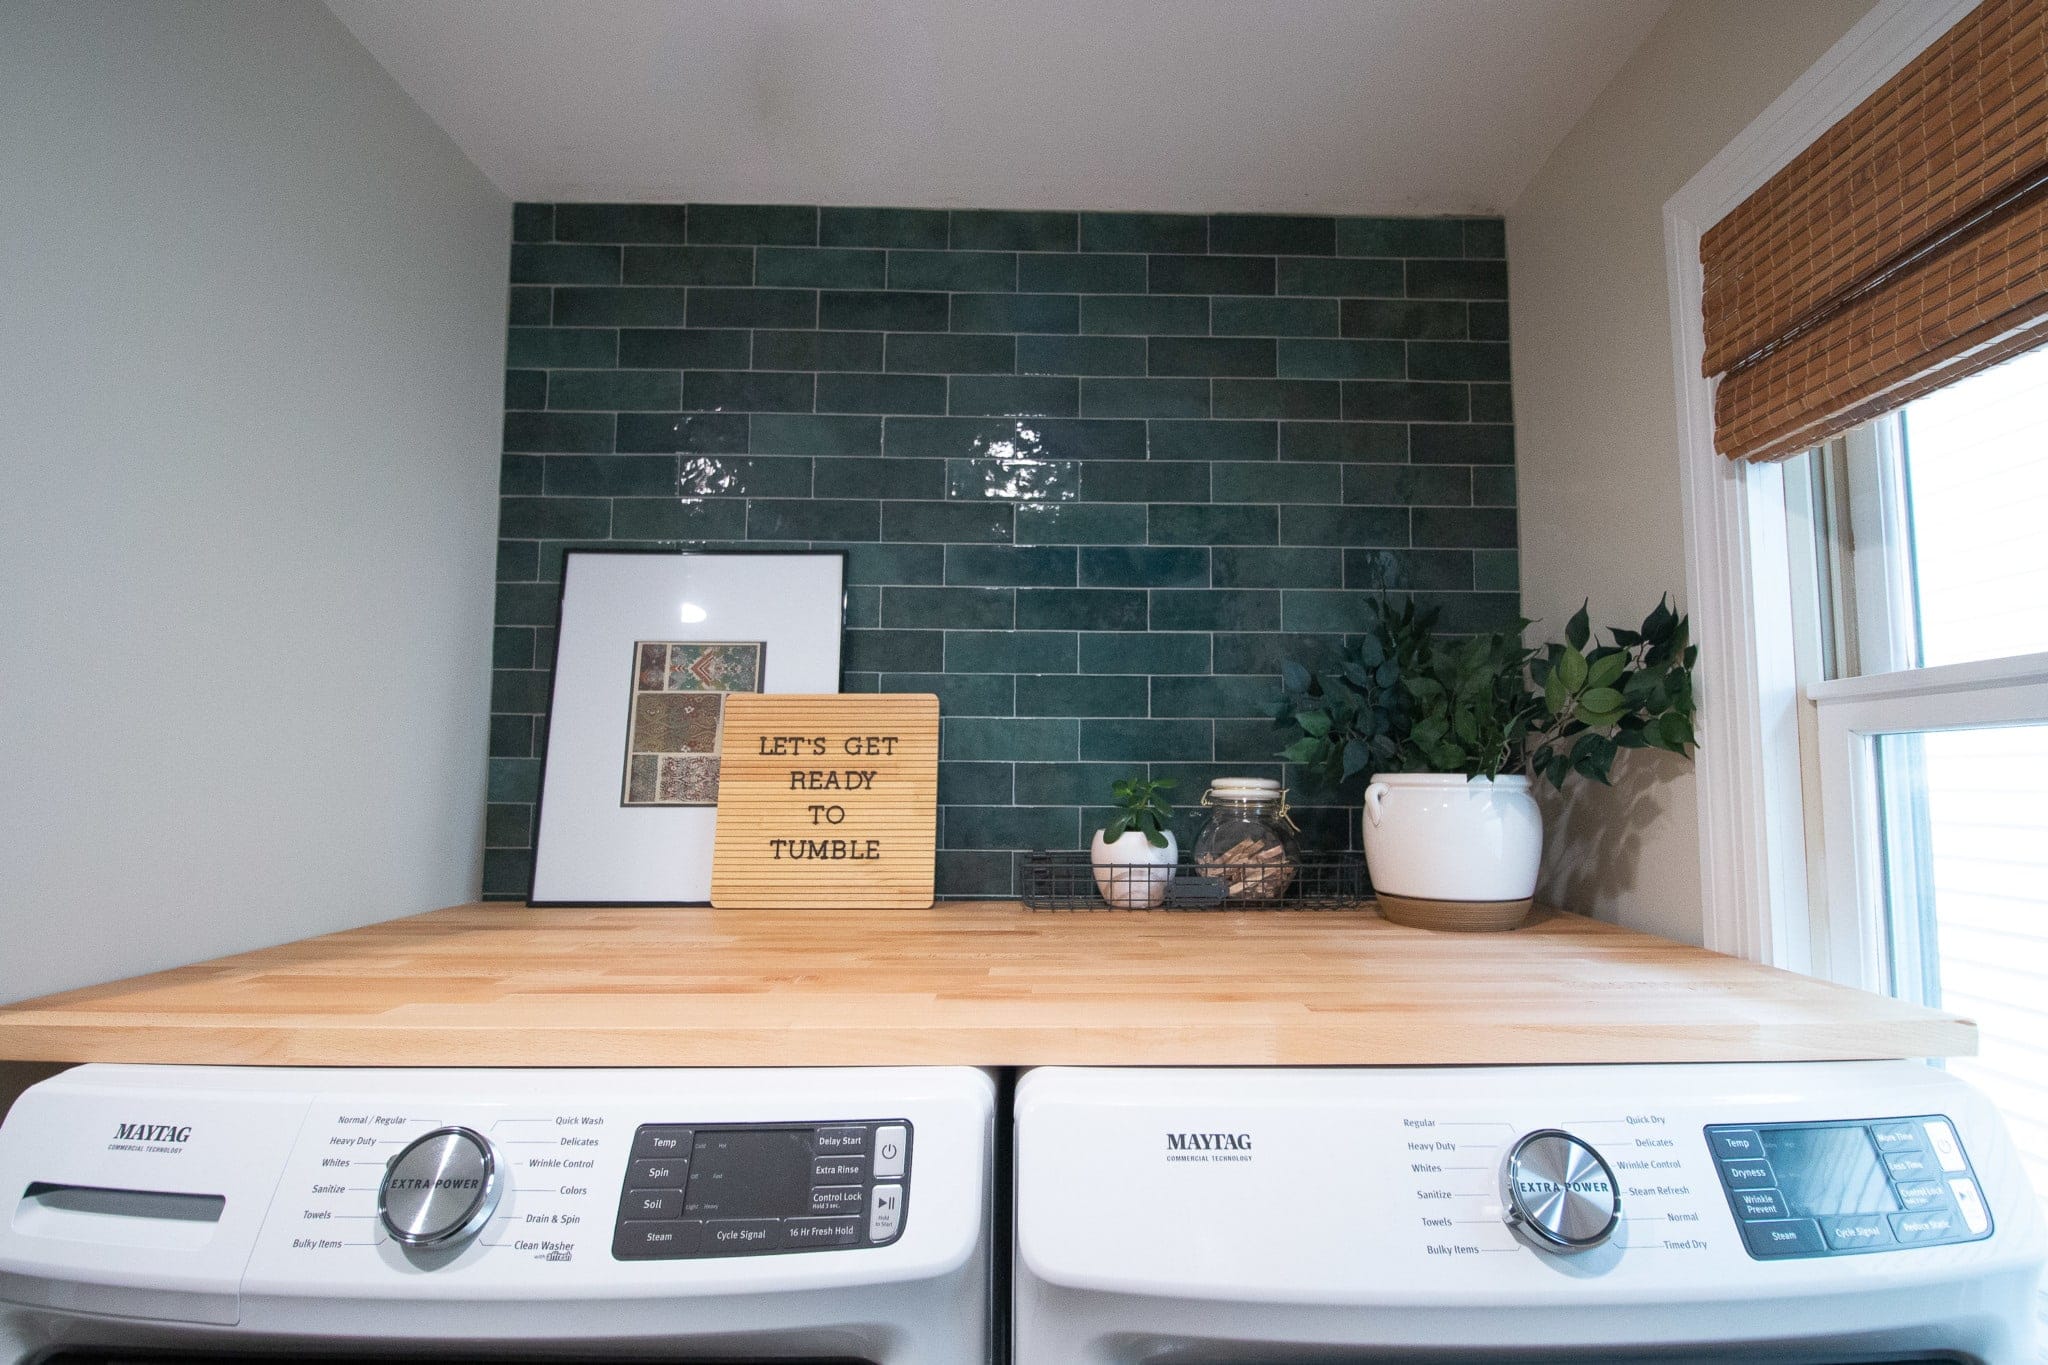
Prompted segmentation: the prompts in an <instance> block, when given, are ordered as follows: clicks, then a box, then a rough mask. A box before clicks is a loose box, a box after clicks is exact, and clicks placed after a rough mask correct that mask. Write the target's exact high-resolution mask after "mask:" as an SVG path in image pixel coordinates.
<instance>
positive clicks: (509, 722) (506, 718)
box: [488, 712, 534, 758]
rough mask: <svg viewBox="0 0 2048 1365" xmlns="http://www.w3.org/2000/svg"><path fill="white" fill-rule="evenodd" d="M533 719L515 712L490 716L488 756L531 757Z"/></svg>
mask: <svg viewBox="0 0 2048 1365" xmlns="http://www.w3.org/2000/svg"><path fill="white" fill-rule="evenodd" d="M533 721H534V718H533V717H532V716H530V715H523V714H519V713H516V712H508V713H506V714H504V715H497V716H492V717H491V738H490V748H489V750H488V753H489V756H490V757H492V758H532V757H533Z"/></svg>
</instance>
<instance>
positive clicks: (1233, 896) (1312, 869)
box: [1024, 849, 1372, 910]
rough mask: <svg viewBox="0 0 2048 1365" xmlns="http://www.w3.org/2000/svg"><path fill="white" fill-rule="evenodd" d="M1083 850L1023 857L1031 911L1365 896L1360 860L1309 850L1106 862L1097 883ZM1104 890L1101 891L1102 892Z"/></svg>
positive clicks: (1368, 893)
mask: <svg viewBox="0 0 2048 1365" xmlns="http://www.w3.org/2000/svg"><path fill="white" fill-rule="evenodd" d="M1097 871H1098V869H1097V868H1096V867H1095V865H1094V862H1093V860H1092V858H1091V857H1090V855H1089V853H1088V851H1087V850H1086V849H1055V850H1052V851H1050V852H1046V851H1043V850H1041V851H1038V852H1034V853H1031V854H1029V855H1027V856H1026V858H1025V861H1024V905H1025V907H1026V908H1027V909H1031V910H1352V909H1356V908H1358V907H1360V906H1362V905H1364V904H1365V903H1366V901H1368V900H1369V899H1371V897H1372V890H1371V888H1370V886H1369V884H1368V883H1367V882H1366V879H1365V859H1364V857H1363V856H1361V855H1360V854H1357V853H1316V854H1307V855H1304V856H1301V857H1297V858H1293V859H1289V860H1286V861H1282V862H1277V863H1260V864H1249V865H1247V864H1245V863H1196V862H1191V861H1183V862H1181V863H1180V865H1179V866H1177V867H1156V866H1151V865H1147V864H1142V863H1107V864H1104V865H1103V867H1102V868H1100V869H1099V871H1100V872H1101V873H1102V875H1103V878H1104V879H1105V881H1106V888H1105V887H1104V886H1103V885H1100V884H1098V882H1097V879H1096V873H1097ZM1105 889H1106V890H1107V891H1108V893H1109V894H1108V895H1107V896H1105V895H1104V890H1105Z"/></svg>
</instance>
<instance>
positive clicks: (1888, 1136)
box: [1870, 1123, 1920, 1152]
mask: <svg viewBox="0 0 2048 1365" xmlns="http://www.w3.org/2000/svg"><path fill="white" fill-rule="evenodd" d="M1870 1136H1871V1138H1872V1139H1873V1140H1875V1141H1876V1143H1877V1150H1878V1151H1880V1152H1917V1151H1919V1150H1920V1125H1919V1124H1917V1123H1873V1124H1871V1125H1870Z"/></svg>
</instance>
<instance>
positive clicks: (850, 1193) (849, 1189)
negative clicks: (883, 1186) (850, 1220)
mask: <svg viewBox="0 0 2048 1365" xmlns="http://www.w3.org/2000/svg"><path fill="white" fill-rule="evenodd" d="M867 1196H868V1192H867V1190H866V1189H865V1188H863V1187H862V1186H859V1185H820V1186H817V1187H815V1188H813V1189H812V1190H811V1212H812V1213H859V1212H860V1208H861V1205H862V1204H863V1203H865V1202H866V1201H867Z"/></svg>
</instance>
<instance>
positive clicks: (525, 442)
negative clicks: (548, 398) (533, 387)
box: [505, 412, 613, 453]
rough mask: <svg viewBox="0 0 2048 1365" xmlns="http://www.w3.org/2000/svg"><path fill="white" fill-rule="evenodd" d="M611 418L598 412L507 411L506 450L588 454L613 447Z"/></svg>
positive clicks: (607, 414)
mask: <svg viewBox="0 0 2048 1365" xmlns="http://www.w3.org/2000/svg"><path fill="white" fill-rule="evenodd" d="M612 431H613V419H612V417H611V415H610V414H609V413H599V412H508V413H506V414H505V449H506V450H508V451H521V450H530V451H564V452H569V453H591V452H600V451H608V450H610V449H611V448H612Z"/></svg>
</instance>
